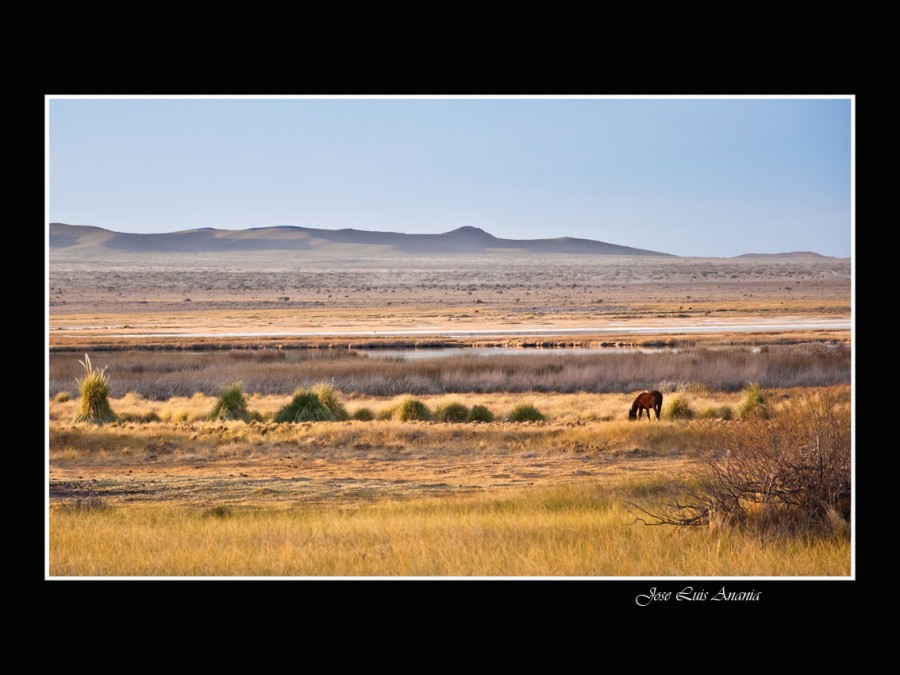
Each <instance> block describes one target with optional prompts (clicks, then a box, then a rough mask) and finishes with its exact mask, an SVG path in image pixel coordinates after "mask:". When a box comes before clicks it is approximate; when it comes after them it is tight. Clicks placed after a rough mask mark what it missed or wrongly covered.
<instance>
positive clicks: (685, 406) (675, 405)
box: [665, 396, 694, 420]
mask: <svg viewBox="0 0 900 675" xmlns="http://www.w3.org/2000/svg"><path fill="white" fill-rule="evenodd" d="M665 416H666V417H668V418H669V419H673V420H690V419H693V418H694V411H693V409H692V408H691V404H690V403H688V401H687V399H686V398H685V397H684V396H675V397H674V398H670V399H669V405H667V406H666V413H665Z"/></svg>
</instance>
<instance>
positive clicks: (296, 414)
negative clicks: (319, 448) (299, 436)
mask: <svg viewBox="0 0 900 675" xmlns="http://www.w3.org/2000/svg"><path fill="white" fill-rule="evenodd" d="M275 421H276V422H333V421H334V415H333V414H332V412H331V411H330V410H329V409H328V408H326V407H325V406H324V405H323V404H322V400H321V399H320V398H319V397H318V395H317V394H316V393H315V392H314V391H310V390H309V389H298V390H297V391H296V392H294V398H292V399H291V402H290V403H288V404H287V405H286V406H284V407H283V408H281V410H279V411H278V412H277V413H275Z"/></svg>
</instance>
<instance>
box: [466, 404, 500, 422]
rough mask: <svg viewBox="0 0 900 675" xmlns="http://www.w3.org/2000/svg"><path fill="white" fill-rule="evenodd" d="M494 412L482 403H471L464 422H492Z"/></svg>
mask: <svg viewBox="0 0 900 675" xmlns="http://www.w3.org/2000/svg"><path fill="white" fill-rule="evenodd" d="M493 421H494V413H492V412H491V411H490V410H488V409H487V408H486V407H485V406H483V405H473V406H472V409H471V410H470V411H469V414H468V416H467V417H466V422H493Z"/></svg>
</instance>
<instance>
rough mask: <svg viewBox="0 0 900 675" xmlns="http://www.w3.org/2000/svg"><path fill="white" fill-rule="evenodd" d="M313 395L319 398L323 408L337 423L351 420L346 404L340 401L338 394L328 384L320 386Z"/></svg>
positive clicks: (314, 390)
mask: <svg viewBox="0 0 900 675" xmlns="http://www.w3.org/2000/svg"><path fill="white" fill-rule="evenodd" d="M313 393H314V394H315V395H316V396H318V397H319V401H320V402H321V404H322V406H323V407H324V408H325V409H326V410H328V412H329V413H331V416H332V418H333V419H334V420H335V421H337V422H342V421H344V420H348V419H350V415H348V414H347V409H346V408H345V407H344V404H343V403H341V402H340V400H339V399H338V394H337V392H336V391H335V390H334V389H332V388H331V387H330V386H328V385H327V384H320V385H318V386H317V387H316V388H315V389H313Z"/></svg>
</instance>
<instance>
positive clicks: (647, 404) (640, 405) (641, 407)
mask: <svg viewBox="0 0 900 675" xmlns="http://www.w3.org/2000/svg"><path fill="white" fill-rule="evenodd" d="M645 410H646V411H647V421H648V422H649V421H650V411H651V410H653V411H654V412H655V413H656V421H657V422H658V421H659V413H660V411H661V410H662V394H661V393H659V392H658V391H645V392H643V393H642V394H638V397H637V398H636V399H634V403H632V404H631V410H629V411H628V419H630V420H634V419H640V418H641V417H642V416H643V414H644V411H645ZM635 413H637V414H635Z"/></svg>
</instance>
